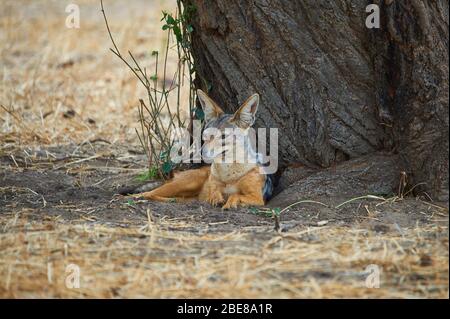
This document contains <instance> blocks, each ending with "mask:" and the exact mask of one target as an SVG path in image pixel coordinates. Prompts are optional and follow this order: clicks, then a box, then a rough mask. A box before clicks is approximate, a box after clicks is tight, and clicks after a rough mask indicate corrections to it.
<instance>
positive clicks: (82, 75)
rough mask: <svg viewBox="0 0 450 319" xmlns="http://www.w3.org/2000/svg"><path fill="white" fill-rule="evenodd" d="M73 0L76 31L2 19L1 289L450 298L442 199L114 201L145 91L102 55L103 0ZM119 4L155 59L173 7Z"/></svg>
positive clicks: (16, 14)
mask: <svg viewBox="0 0 450 319" xmlns="http://www.w3.org/2000/svg"><path fill="white" fill-rule="evenodd" d="M79 3H80V6H81V10H82V15H81V23H82V27H81V28H80V29H79V30H78V31H75V30H70V29H66V28H64V26H63V25H64V20H65V17H66V13H65V12H64V5H63V4H60V3H58V2H49V1H5V2H4V7H5V10H3V11H2V12H1V13H0V27H1V29H0V42H1V43H2V45H1V47H0V48H1V51H0V54H1V55H0V62H1V63H0V64H1V66H2V68H1V69H0V75H1V76H2V79H3V81H2V82H1V85H0V103H1V104H2V105H3V106H4V107H5V108H4V109H0V140H1V142H0V297H3V298H23V297H25V298H27V297H32V298H47V297H69V298H83V297H91V298H99V297H107V298H142V297H153V298H173V297H178V298H193V297H199V298H221V297H228V298H345V297H350V298H448V242H449V241H448V203H435V202H431V201H429V200H425V198H414V197H412V196H406V197H404V198H402V197H398V196H395V195H396V194H382V195H380V193H376V194H374V193H370V192H369V191H370V189H369V190H362V189H360V188H358V189H353V188H355V187H356V188H357V187H358V185H353V184H348V183H347V184H348V187H347V190H348V192H350V190H352V189H353V191H354V192H353V193H352V194H350V193H348V194H347V195H346V196H340V197H338V198H335V197H334V198H331V197H330V196H329V194H325V193H324V194H322V195H321V196H315V197H314V196H313V195H311V194H310V193H306V192H305V193H295V194H291V193H287V195H286V193H285V194H284V195H283V194H280V195H282V196H284V197H282V196H280V197H279V198H278V199H280V198H282V199H283V200H277V199H274V201H273V202H271V203H269V204H268V206H267V207H266V208H263V209H254V208H246V209H244V208H241V209H239V210H229V211H222V210H221V209H220V208H213V207H211V206H209V205H207V204H205V203H199V202H191V203H188V204H181V203H168V204H162V203H156V202H148V201H143V200H136V199H133V198H132V197H126V196H121V195H117V193H118V190H119V189H120V188H122V187H124V186H127V185H130V184H136V183H137V181H136V176H137V175H138V174H140V173H142V172H143V171H145V167H146V158H145V155H144V154H143V153H142V150H141V148H140V146H139V143H138V140H137V137H136V134H135V132H134V128H135V127H136V123H137V110H136V106H137V101H138V98H139V97H140V96H141V94H143V92H142V90H140V89H139V88H138V83H136V80H135V79H133V77H132V75H130V74H129V72H128V70H127V69H126V68H125V67H124V66H123V65H122V64H121V63H120V62H118V61H116V60H115V59H114V57H113V56H112V54H109V53H108V51H107V50H108V48H109V46H110V44H109V42H108V39H107V34H106V33H105V30H104V25H103V24H102V20H101V16H100V13H99V3H98V2H97V1H79ZM126 3H127V5H126V6H125V5H124V2H121V1H105V5H106V9H107V10H108V9H109V11H110V17H111V19H110V21H111V22H110V23H111V26H112V28H113V29H114V30H116V33H117V34H118V37H119V38H120V40H121V41H120V45H122V46H123V47H124V48H127V49H133V50H134V51H137V53H138V55H140V56H141V57H142V59H143V61H144V62H145V61H150V60H146V59H147V58H148V57H147V56H146V54H147V53H146V52H151V50H152V49H153V47H152V46H156V47H160V46H161V43H162V41H161V39H162V35H161V32H160V25H159V24H158V22H159V20H160V13H161V10H163V9H167V10H170V8H172V7H173V3H171V2H170V1H167V2H166V1H148V0H142V1H138V0H135V1H129V2H126ZM43 12H45V13H46V14H43ZM148 21H154V25H153V24H151V23H150V24H148ZM147 25H148V27H147ZM17 30H19V31H21V32H16V31H17ZM148 63H150V62H148ZM327 182H328V183H332V182H333V180H331V181H327ZM308 183H310V180H309V182H308ZM299 184H300V185H301V184H302V180H300V181H299ZM303 184H306V179H305V180H304V182H303ZM311 185H312V186H311V187H314V184H311ZM330 187H331V186H330ZM368 195H369V196H368ZM286 196H288V198H287V199H286V198H285V197H286ZM358 197H361V198H358ZM292 202H298V204H297V205H294V206H292V207H288V204H289V203H292ZM280 211H281V213H280V214H279V217H277V212H280ZM73 265H75V266H76V267H78V269H79V270H80V287H79V288H76V287H75V288H74V287H71V286H70V285H67V276H68V274H70V271H68V269H72V268H70V267H71V266H73ZM373 269H376V270H378V271H379V279H380V282H379V288H376V287H374V283H376V281H371V280H370V279H371V278H373V277H372V276H371V275H373V273H372V271H373ZM375 286H376V285H375Z"/></svg>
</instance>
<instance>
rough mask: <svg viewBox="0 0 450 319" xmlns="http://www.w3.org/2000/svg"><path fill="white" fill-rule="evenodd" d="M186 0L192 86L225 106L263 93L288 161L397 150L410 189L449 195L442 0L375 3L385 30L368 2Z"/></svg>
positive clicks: (328, 162) (311, 162)
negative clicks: (369, 22)
mask: <svg viewBox="0 0 450 319" xmlns="http://www.w3.org/2000/svg"><path fill="white" fill-rule="evenodd" d="M184 2H185V4H186V5H194V6H195V7H196V13H195V14H194V15H193V17H192V21H191V23H192V25H193V27H194V33H193V42H192V45H193V55H194V58H195V63H196V67H197V86H199V87H201V88H202V89H204V90H208V92H209V94H210V96H211V97H212V98H213V99H215V100H216V101H217V102H218V103H219V104H220V105H221V106H222V107H223V108H224V109H226V110H227V111H230V112H231V111H234V110H235V108H236V107H237V106H238V105H239V103H241V102H243V101H244V100H245V99H246V98H247V97H248V96H249V95H250V94H252V93H255V92H258V93H259V94H260V95H261V105H260V108H259V111H258V118H257V122H256V125H255V126H256V127H277V128H278V129H279V136H280V138H279V159H280V162H281V164H282V165H283V166H286V165H289V164H293V163H302V164H305V165H308V166H313V167H316V168H317V167H329V166H332V165H335V164H337V163H339V162H342V161H346V160H349V159H354V158H359V157H361V156H363V155H367V154H373V153H376V152H378V151H388V152H391V153H398V154H399V155H400V158H401V161H400V169H401V170H404V171H406V172H407V173H408V177H409V182H410V185H415V184H418V183H426V184H423V185H422V184H420V187H416V190H421V191H426V192H427V194H429V195H430V196H432V197H433V198H437V199H441V200H448V1H447V0H438V1H423V2H422V1H419V0H414V1H398V0H394V1H392V0H386V1H381V2H379V3H378V4H379V6H380V16H381V27H380V29H368V28H367V27H366V25H365V20H366V17H367V15H368V13H366V11H365V8H366V6H367V5H368V4H369V3H370V2H369V1H361V0H359V1H355V0H336V1H325V0H323V1H312V0H252V1H250V0H230V1H220V0H209V1H203V0H185V1H184ZM373 2H375V1H373ZM375 3H376V2H375Z"/></svg>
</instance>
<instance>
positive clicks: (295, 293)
mask: <svg viewBox="0 0 450 319" xmlns="http://www.w3.org/2000/svg"><path fill="white" fill-rule="evenodd" d="M198 226H199V225H191V224H189V222H188V221H186V220H177V219H171V220H162V221H160V222H159V223H158V224H156V223H153V222H152V221H151V218H150V222H148V223H147V224H146V225H143V226H142V227H126V228H120V227H114V228H111V227H106V226H103V225H96V226H92V225H91V226H87V225H75V226H73V225H70V226H69V225H66V224H65V223H58V222H56V223H55V222H54V221H47V222H31V221H28V220H27V218H26V214H19V213H17V214H15V215H11V216H10V219H9V220H8V221H7V222H6V223H3V224H2V225H1V234H0V251H1V259H0V278H2V280H1V281H0V296H3V297H13V298H17V297H91V298H113V297H126V298H141V297H156V298H160V297H170V298H172V297H177V298H193V297H197V298H213V297H214V298H222V297H223V298H261V297H263V298H271V297H277V298H292V297H295V298H306V297H307V298H336V297H337V298H340V297H351V298H353V297H354V298H360V297H361V298H367V297H381V298H382V297H389V298H411V297H417V296H420V297H435V298H436V297H437V298H447V297H448V242H447V241H446V239H445V236H443V238H441V237H440V236H442V235H443V234H445V233H446V232H447V229H446V228H440V227H437V226H432V227H425V228H416V229H412V230H411V231H410V232H408V234H407V235H406V236H392V235H380V234H377V233H374V232H371V231H367V230H362V229H357V228H347V227H332V228H329V227H317V228H307V229H305V230H302V231H298V232H291V233H289V234H288V235H275V236H272V235H271V233H272V232H273V231H272V229H270V228H267V227H249V228H248V230H247V229H242V230H241V231H236V232H232V233H228V234H211V233H208V232H207V227H208V226H207V225H203V226H202V227H201V228H199V232H198V233H196V234H193V233H192V232H185V231H183V230H184V229H186V228H188V227H197V228H198ZM202 228H203V231H201V230H202ZM168 229H170V230H168ZM69 264H76V265H77V266H79V267H80V274H81V282H80V288H79V289H69V288H66V285H65V278H66V276H67V275H68V273H66V267H67V266H68V265H69ZM369 264H377V265H378V266H379V267H380V268H381V270H382V272H381V282H380V288H379V289H375V288H371V289H370V288H366V284H365V280H366V276H367V273H365V268H366V267H367V265H369Z"/></svg>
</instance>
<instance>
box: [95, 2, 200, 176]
mask: <svg viewBox="0 0 450 319" xmlns="http://www.w3.org/2000/svg"><path fill="white" fill-rule="evenodd" d="M101 8H102V13H103V17H104V20H105V24H106V28H107V30H108V34H109V37H110V39H111V42H112V45H113V48H111V51H112V52H113V53H114V54H115V55H116V56H117V57H118V58H119V59H120V60H122V61H123V62H124V63H125V64H126V66H127V67H128V68H129V69H130V70H131V71H132V72H133V74H134V75H135V76H136V77H137V78H138V80H139V82H140V83H141V84H142V85H143V86H144V87H145V90H146V92H147V98H146V99H140V100H139V105H138V115H139V124H140V125H139V127H140V130H138V129H136V133H137V136H138V138H139V142H140V144H141V146H142V148H143V149H144V151H145V153H146V156H147V159H148V168H149V170H148V173H146V174H145V176H144V175H142V176H138V178H140V179H144V178H155V177H161V178H167V177H168V176H169V175H170V173H171V171H172V170H173V169H175V168H177V167H178V166H179V164H176V163H173V162H172V161H171V160H170V151H171V149H172V147H173V140H172V133H173V132H174V131H175V130H176V129H177V128H186V120H189V118H188V119H186V118H183V117H182V110H181V108H180V107H181V105H182V103H183V101H181V90H182V87H183V86H184V85H185V81H187V82H188V83H187V85H188V86H189V115H190V116H192V115H193V114H194V115H195V116H197V118H201V117H200V115H201V112H200V111H199V110H196V109H195V99H196V96H195V87H194V76H195V66H194V63H193V58H192V55H191V49H192V47H191V33H192V32H193V30H194V29H193V27H192V25H190V24H189V23H188V21H189V20H190V19H191V17H192V14H193V13H194V12H195V7H193V6H191V5H188V6H183V4H182V2H181V0H177V10H176V13H175V15H173V14H170V13H167V12H163V17H162V19H161V21H164V25H163V26H162V29H163V30H164V31H166V32H167V33H166V42H165V47H164V50H163V53H162V54H161V55H160V53H159V51H156V50H154V51H152V52H151V56H152V57H153V59H154V69H153V70H152V72H148V71H147V69H146V68H145V67H142V66H141V65H140V64H139V62H138V61H137V59H136V58H135V57H134V55H133V54H132V53H131V52H130V51H128V55H129V57H128V58H126V57H125V56H124V55H123V54H122V53H121V52H120V50H119V49H118V47H117V45H116V43H115V41H114V38H113V36H112V34H111V30H110V28H109V24H108V19H107V17H106V14H105V11H104V7H103V1H102V0H101ZM173 43H175V48H176V52H177V57H178V63H177V68H176V71H175V74H174V75H173V76H172V77H171V79H172V81H171V82H169V83H168V81H166V79H167V78H168V74H167V65H168V64H167V62H168V55H169V50H170V49H172V48H173V46H172V44H173ZM160 78H161V79H162V81H158V80H159V79H160ZM173 95H175V96H176V102H175V103H176V108H174V107H173V106H172V105H171V102H169V101H170V100H169V96H173ZM174 109H175V111H174Z"/></svg>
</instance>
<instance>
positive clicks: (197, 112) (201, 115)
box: [194, 107, 205, 121]
mask: <svg viewBox="0 0 450 319" xmlns="http://www.w3.org/2000/svg"><path fill="white" fill-rule="evenodd" d="M194 115H195V118H197V119H199V120H200V121H203V120H204V119H205V112H203V110H202V109H201V108H199V107H196V108H195V109H194Z"/></svg>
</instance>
